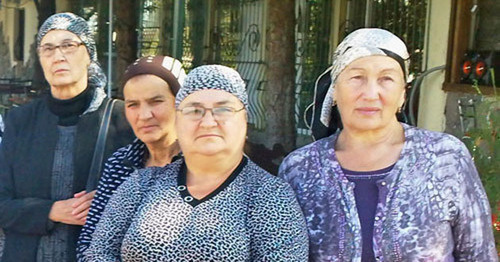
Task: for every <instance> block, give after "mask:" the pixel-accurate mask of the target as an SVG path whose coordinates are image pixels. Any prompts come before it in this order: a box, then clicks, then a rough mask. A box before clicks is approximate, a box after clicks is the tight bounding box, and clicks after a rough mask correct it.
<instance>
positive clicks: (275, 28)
mask: <svg viewBox="0 0 500 262" xmlns="http://www.w3.org/2000/svg"><path fill="white" fill-rule="evenodd" d="M294 7H295V1H294V0H280V1H274V0H269V1H268V14H267V19H268V21H269V24H268V31H267V38H266V39H267V42H266V47H267V52H266V53H267V59H266V60H267V62H268V65H269V68H268V70H267V84H266V87H265V94H264V101H263V103H264V107H265V108H266V116H267V121H266V130H265V131H264V132H265V136H264V137H265V141H264V144H265V146H266V147H267V148H273V147H276V146H279V145H281V146H282V148H283V149H284V150H285V152H290V151H292V150H293V149H295V140H296V132H295V118H294V107H295V97H294V94H295V92H294V89H295V37H294V36H295V16H294V15H293V14H295V10H294Z"/></svg>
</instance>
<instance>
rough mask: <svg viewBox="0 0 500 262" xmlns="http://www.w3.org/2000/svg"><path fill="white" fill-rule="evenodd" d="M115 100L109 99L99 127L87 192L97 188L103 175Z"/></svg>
mask: <svg viewBox="0 0 500 262" xmlns="http://www.w3.org/2000/svg"><path fill="white" fill-rule="evenodd" d="M115 101H116V100H115V99H109V100H108V101H107V103H106V107H105V109H104V114H103V116H102V119H101V125H100V127H99V134H98V135H97V141H96V143H95V149H94V156H93V157H92V164H91V165H90V170H89V177H88V179H87V186H86V191H87V192H90V191H92V190H95V189H96V188H97V183H98V181H99V178H100V177H101V167H102V161H103V158H104V148H105V146H106V137H107V135H108V129H109V122H110V120H111V113H112V112H113V106H114V104H115Z"/></svg>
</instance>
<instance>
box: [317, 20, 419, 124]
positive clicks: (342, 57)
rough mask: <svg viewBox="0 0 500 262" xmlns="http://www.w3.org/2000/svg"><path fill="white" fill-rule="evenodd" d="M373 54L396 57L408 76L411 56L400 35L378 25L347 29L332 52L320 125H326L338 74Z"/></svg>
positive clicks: (406, 77) (330, 111)
mask: <svg viewBox="0 0 500 262" xmlns="http://www.w3.org/2000/svg"><path fill="white" fill-rule="evenodd" d="M372 55H382V56H389V57H391V58H394V59H396V61H398V63H400V65H401V66H402V69H403V72H404V74H405V79H407V80H409V77H408V72H409V66H410V60H409V58H410V56H409V54H408V51H407V49H406V45H405V43H404V42H403V41H402V40H401V39H400V38H399V37H397V36H396V35H394V34H393V33H391V32H389V31H387V30H384V29H379V28H362V29H358V30H356V31H354V32H352V33H350V34H349V35H348V36H347V37H346V38H344V40H343V41H342V42H341V43H340V44H339V45H338V46H337V49H336V50H335V52H334V54H333V64H332V67H331V70H332V71H331V73H330V75H331V78H332V84H331V86H330V89H329V90H328V92H327V94H326V97H325V100H324V101H323V106H322V108H321V117H320V121H321V123H323V125H325V126H326V127H328V126H329V122H330V118H331V114H332V108H333V105H334V102H333V92H334V89H335V82H336V81H337V78H338V76H339V74H340V73H341V72H342V71H343V70H344V69H345V68H346V67H347V66H348V65H349V64H350V63H352V62H353V61H354V60H356V59H359V58H362V57H367V56H372Z"/></svg>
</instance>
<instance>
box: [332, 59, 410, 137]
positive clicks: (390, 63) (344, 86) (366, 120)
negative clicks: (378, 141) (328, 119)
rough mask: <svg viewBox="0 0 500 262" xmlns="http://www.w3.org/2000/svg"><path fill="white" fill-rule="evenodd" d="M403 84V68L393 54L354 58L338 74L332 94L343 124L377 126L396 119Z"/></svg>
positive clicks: (361, 127) (363, 126)
mask: <svg viewBox="0 0 500 262" xmlns="http://www.w3.org/2000/svg"><path fill="white" fill-rule="evenodd" d="M404 87H405V80H404V75H403V70H402V69H401V66H400V65H399V63H398V62H397V61H396V60H394V59H393V58H390V57H387V56H368V57H363V58H359V59H357V60H355V61H354V62H352V63H351V64H349V65H348V66H347V67H346V68H345V69H344V70H343V71H342V72H341V73H340V74H339V76H338V78H337V81H336V84H335V91H334V94H333V99H334V100H336V101H337V105H338V109H339V112H340V116H341V118H342V124H343V126H344V127H345V128H351V129H355V130H360V131H361V130H364V131H366V130H377V129H382V128H384V127H387V126H388V125H389V124H391V123H393V121H397V118H396V112H397V111H398V108H399V107H401V106H402V105H403V103H404V98H405V94H404Z"/></svg>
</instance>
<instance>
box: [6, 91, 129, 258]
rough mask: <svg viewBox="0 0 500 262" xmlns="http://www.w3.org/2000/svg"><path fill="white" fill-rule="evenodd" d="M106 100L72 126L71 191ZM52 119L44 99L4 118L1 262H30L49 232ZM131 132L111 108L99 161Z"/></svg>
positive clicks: (80, 181) (88, 156)
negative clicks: (73, 147) (75, 129)
mask: <svg viewBox="0 0 500 262" xmlns="http://www.w3.org/2000/svg"><path fill="white" fill-rule="evenodd" d="M107 99H108V98H106V99H105V100H104V102H102V104H101V105H100V107H99V109H97V110H96V111H94V112H91V113H88V114H84V115H83V116H81V118H80V120H79V121H78V124H77V134H76V140H75V151H74V154H73V160H74V166H75V173H74V183H73V192H75V193H76V192H80V191H82V190H85V185H86V183H87V177H88V172H89V168H90V163H91V161H92V156H93V152H94V146H95V142H96V139H97V134H98V131H99V124H100V120H101V118H102V115H103V111H104V107H105V104H106V100H107ZM57 122H58V117H57V116H55V115H54V114H52V113H51V112H50V111H49V109H48V106H47V101H46V98H40V99H37V100H35V101H33V102H32V103H30V104H28V105H26V106H22V107H19V108H15V109H12V110H11V111H10V112H9V114H8V116H7V119H6V123H5V127H6V128H5V133H4V137H3V141H2V144H1V146H0V227H2V228H3V229H4V232H5V237H6V239H5V247H4V251H3V256H2V260H1V261H3V262H10V261H15V262H23V261H27V262H28V261H30V262H31V261H35V260H36V252H37V250H38V243H39V240H40V237H41V236H43V235H47V234H50V233H51V229H52V227H53V223H51V222H50V221H49V219H48V215H49V211H50V209H51V206H52V204H53V203H54V201H53V200H51V176H52V166H53V161H54V151H55V145H56V142H57V139H58V130H57ZM132 139H133V133H132V130H131V129H130V126H129V125H128V123H127V121H126V119H125V115H124V112H123V102H119V103H115V107H114V110H113V114H112V118H111V122H110V126H109V131H108V137H107V141H106V148H105V155H104V157H105V159H107V157H109V156H110V155H111V154H112V153H113V152H114V151H115V150H116V149H118V148H120V147H122V146H124V145H126V144H128V143H130V142H131V141H132ZM80 229H81V227H80V226H72V229H71V230H72V231H71V238H72V240H73V241H72V243H73V244H71V245H69V246H68V252H69V254H71V255H72V257H74V256H75V255H74V254H75V248H76V241H77V238H78V234H79V232H80Z"/></svg>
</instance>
